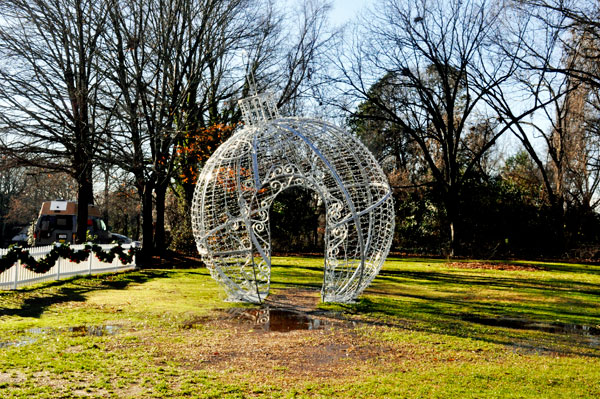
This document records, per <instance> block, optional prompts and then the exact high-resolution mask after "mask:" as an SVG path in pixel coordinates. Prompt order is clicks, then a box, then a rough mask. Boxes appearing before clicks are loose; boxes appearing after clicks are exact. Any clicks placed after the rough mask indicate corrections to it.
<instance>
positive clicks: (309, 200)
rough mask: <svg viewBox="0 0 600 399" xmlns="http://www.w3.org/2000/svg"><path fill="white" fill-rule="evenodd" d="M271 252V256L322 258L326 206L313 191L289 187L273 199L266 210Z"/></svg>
mask: <svg viewBox="0 0 600 399" xmlns="http://www.w3.org/2000/svg"><path fill="white" fill-rule="evenodd" d="M269 220H270V222H271V223H270V224H271V252H272V254H273V255H274V256H279V255H281V256H288V255H298V256H302V255H309V256H320V257H321V258H322V257H323V254H324V249H325V228H326V215H325V203H324V202H323V199H322V198H321V196H320V195H319V194H318V193H317V192H316V191H314V190H311V189H309V188H306V187H302V186H295V187H289V188H287V189H286V190H284V191H282V192H281V193H279V194H278V195H277V197H275V199H274V200H273V202H272V204H271V207H270V209H269Z"/></svg>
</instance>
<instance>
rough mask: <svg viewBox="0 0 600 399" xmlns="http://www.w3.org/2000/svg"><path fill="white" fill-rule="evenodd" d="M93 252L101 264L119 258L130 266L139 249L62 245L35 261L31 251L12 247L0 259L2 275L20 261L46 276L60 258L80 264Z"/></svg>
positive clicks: (118, 246)
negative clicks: (78, 248) (105, 248)
mask: <svg viewBox="0 0 600 399" xmlns="http://www.w3.org/2000/svg"><path fill="white" fill-rule="evenodd" d="M91 252H93V253H94V254H95V255H96V258H98V260H99V261H100V262H105V263H111V262H112V261H113V260H114V259H115V256H118V257H119V260H120V261H121V262H122V263H123V264H128V263H131V261H133V257H134V256H135V255H136V253H137V248H134V247H132V248H129V250H127V251H125V249H124V248H123V247H122V246H121V245H120V244H117V245H115V246H114V247H112V248H111V249H109V250H108V251H105V250H103V249H102V247H101V246H100V245H97V244H86V245H85V246H84V247H83V249H81V250H74V249H73V248H71V246H70V245H68V244H60V245H56V246H54V248H52V250H51V251H50V252H49V253H48V254H47V255H46V256H44V257H43V258H41V259H35V258H34V257H33V256H31V255H30V254H29V251H28V250H27V249H26V248H22V247H20V246H17V245H15V246H11V247H10V248H9V249H8V252H7V253H6V255H4V256H3V257H1V258H0V273H2V272H4V271H5V270H8V269H10V268H11V267H12V265H14V264H15V263H16V262H17V261H19V260H20V261H21V264H22V265H23V267H25V268H26V269H28V270H31V271H32V272H34V273H39V274H44V273H47V272H48V270H50V269H51V268H52V267H53V266H54V265H55V264H56V261H57V260H58V258H64V259H69V260H70V261H71V262H75V263H80V262H83V261H84V260H87V259H88V257H89V256H90V253H91Z"/></svg>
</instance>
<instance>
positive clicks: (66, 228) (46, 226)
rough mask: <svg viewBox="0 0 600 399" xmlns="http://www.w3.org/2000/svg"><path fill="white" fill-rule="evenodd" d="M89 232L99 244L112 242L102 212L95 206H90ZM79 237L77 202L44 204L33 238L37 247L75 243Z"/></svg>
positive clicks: (57, 201) (49, 202)
mask: <svg viewBox="0 0 600 399" xmlns="http://www.w3.org/2000/svg"><path fill="white" fill-rule="evenodd" d="M87 226H88V227H87V230H88V232H89V234H90V235H91V236H93V237H95V241H97V242H99V243H109V242H111V241H112V238H111V234H110V232H109V231H108V229H107V228H106V224H105V223H104V220H102V218H101V217H100V211H99V210H98V208H96V207H95V206H94V205H89V206H88V220H87ZM76 236H77V202H72V201H63V200H56V201H46V202H44V203H42V207H41V209H40V214H39V217H38V219H37V221H36V223H35V229H34V233H33V237H34V240H35V245H48V244H52V243H54V242H62V243H73V242H74V241H75V237H76Z"/></svg>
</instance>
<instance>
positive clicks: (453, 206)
mask: <svg viewBox="0 0 600 399" xmlns="http://www.w3.org/2000/svg"><path fill="white" fill-rule="evenodd" d="M458 207H459V205H458V194H457V193H456V192H455V191H454V190H450V191H448V193H447V194H446V215H447V217H448V228H449V230H448V233H449V234H450V242H449V244H450V245H449V253H448V256H450V257H454V256H457V255H458V252H459V248H458V246H459V240H458V235H457V230H458V229H457V223H458V220H459V210H458Z"/></svg>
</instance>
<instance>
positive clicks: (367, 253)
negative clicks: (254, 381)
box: [192, 118, 394, 303]
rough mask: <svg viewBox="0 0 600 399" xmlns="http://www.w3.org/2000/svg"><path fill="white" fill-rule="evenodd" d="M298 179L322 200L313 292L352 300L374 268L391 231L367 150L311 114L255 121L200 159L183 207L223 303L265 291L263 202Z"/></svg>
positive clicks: (380, 180)
mask: <svg viewBox="0 0 600 399" xmlns="http://www.w3.org/2000/svg"><path fill="white" fill-rule="evenodd" d="M294 186H301V187H305V188H309V189H312V190H314V191H315V192H316V193H318V194H319V195H320V197H321V199H322V200H323V202H324V204H325V210H326V230H325V247H326V248H325V262H324V263H325V264H324V278H323V287H322V290H321V298H322V300H323V301H325V302H350V301H353V300H354V299H355V298H356V297H357V296H358V295H360V294H361V293H362V292H363V290H364V289H365V288H366V287H367V286H368V285H369V283H370V282H371V281H372V280H373V279H374V278H375V276H376V275H377V273H378V272H379V270H380V269H381V267H382V265H383V262H384V261H385V258H386V256H387V254H388V253H389V249H390V245H391V242H392V237H393V232H394V208H393V200H392V195H391V189H390V186H389V184H388V182H387V179H386V177H385V174H384V173H383V171H382V169H381V167H380V166H379V165H378V163H377V161H376V160H375V158H374V157H373V155H372V154H371V153H370V152H369V151H368V150H367V148H366V147H365V146H364V145H363V144H362V143H361V142H360V141H359V140H358V139H357V138H355V137H354V136H352V135H350V134H348V133H346V132H345V131H343V130H342V129H340V128H338V127H336V126H334V125H332V124H329V123H326V122H323V121H320V120H314V119H307V118H277V119H272V120H268V119H265V120H262V121H260V123H257V122H256V121H254V122H253V124H251V125H247V126H246V127H245V128H243V129H241V130H239V131H238V132H236V133H235V134H234V135H233V136H232V137H231V138H230V139H229V140H227V141H226V142H225V143H224V144H223V145H221V146H220V147H219V148H218V149H217V151H216V152H215V153H214V154H213V156H212V157H211V158H210V159H209V160H208V161H207V163H206V164H205V166H204V168H203V169H202V172H201V174H200V176H199V179H198V183H197V185H196V188H195V193H194V200H193V205H192V227H193V231H194V237H195V240H196V245H197V247H198V251H199V252H200V254H201V255H202V257H203V260H204V261H205V262H206V264H207V267H208V269H209V271H210V273H211V275H212V277H213V278H214V279H215V280H217V281H218V282H219V283H221V284H222V285H223V287H224V288H225V290H226V292H227V294H228V296H229V298H228V299H229V300H231V301H246V302H255V303H256V302H258V303H260V302H261V301H262V300H263V299H264V298H265V297H266V296H267V295H268V293H269V283H270V268H271V240H270V225H269V209H270V207H271V204H272V203H273V200H274V199H275V198H276V197H277V195H278V194H279V193H281V192H282V191H283V190H285V189H287V188H289V187H294Z"/></svg>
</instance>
